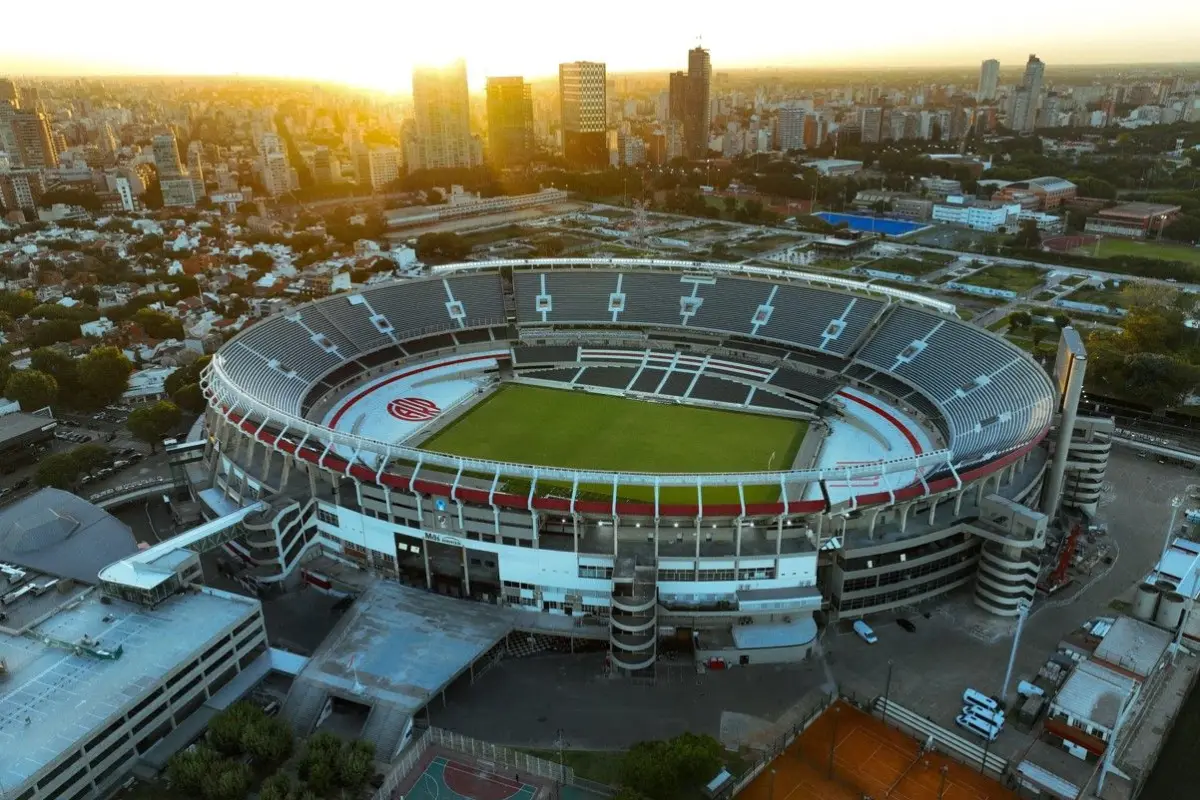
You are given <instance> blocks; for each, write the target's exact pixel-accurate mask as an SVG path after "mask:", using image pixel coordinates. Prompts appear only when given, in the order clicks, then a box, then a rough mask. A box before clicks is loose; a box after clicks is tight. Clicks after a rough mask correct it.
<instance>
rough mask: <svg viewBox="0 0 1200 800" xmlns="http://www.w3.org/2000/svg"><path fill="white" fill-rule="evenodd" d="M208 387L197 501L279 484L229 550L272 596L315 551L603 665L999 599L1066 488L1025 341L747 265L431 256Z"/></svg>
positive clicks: (1007, 607)
mask: <svg viewBox="0 0 1200 800" xmlns="http://www.w3.org/2000/svg"><path fill="white" fill-rule="evenodd" d="M1067 332H1068V333H1070V332H1071V331H1070V329H1068V331H1067ZM1064 340H1065V337H1064ZM1060 352H1061V351H1060ZM1063 363H1064V362H1063V358H1062V357H1061V356H1060V363H1059V372H1060V373H1061V372H1063V370H1064V366H1063ZM202 382H203V387H204V390H205V393H206V396H207V398H208V401H209V410H208V414H207V430H208V434H209V436H208V444H207V446H206V453H205V459H206V466H207V468H208V469H209V470H210V476H211V483H210V486H211V487H212V489H211V490H210V492H206V493H205V494H206V495H208V496H209V497H210V500H209V505H210V506H213V510H214V511H215V512H218V513H228V510H229V509H230V508H234V507H237V506H244V505H247V504H250V503H251V502H252V501H258V500H261V501H264V503H263V504H262V505H261V506H260V507H259V509H258V510H255V511H254V512H253V513H251V514H249V515H248V516H247V517H246V518H245V520H244V522H243V523H242V529H243V532H244V536H241V537H240V538H238V539H237V540H235V541H232V542H230V543H229V544H227V545H226V547H227V548H229V549H230V550H231V552H233V553H235V554H236V555H237V556H238V558H240V559H241V560H242V561H243V562H244V563H245V564H246V565H247V566H248V568H249V572H250V573H251V574H252V575H253V578H254V580H255V581H256V582H257V583H258V584H259V585H260V587H268V588H269V587H270V585H271V584H282V582H284V581H287V580H293V579H301V578H302V579H304V580H309V581H311V582H319V581H321V580H322V577H321V576H320V575H314V574H312V573H311V572H308V571H306V570H305V568H304V563H305V561H306V559H307V557H308V556H309V555H310V554H312V553H313V552H314V551H319V552H320V553H323V554H325V555H327V556H330V557H332V558H335V559H338V560H340V561H344V562H346V563H347V564H349V565H354V566H357V567H359V568H361V569H366V570H370V571H371V572H373V573H375V574H378V575H380V576H384V577H388V578H391V579H394V580H397V581H400V582H403V583H406V584H409V585H414V586H420V587H423V588H426V589H429V590H432V591H435V592H438V593H441V594H446V595H451V596H456V597H462V598H464V599H473V600H476V601H480V602H484V603H490V604H498V605H504V606H508V607H510V608H515V609H518V610H524V611H526V612H528V613H527V614H525V615H522V618H524V619H527V620H528V623H527V625H525V626H524V627H526V628H527V629H528V630H530V631H538V632H542V633H546V634H552V635H556V636H563V637H570V638H571V639H572V641H576V640H593V641H594V642H596V645H595V646H598V647H608V648H609V649H610V664H611V667H612V669H613V670H614V671H617V672H620V673H633V674H636V673H639V672H641V671H643V670H648V669H651V668H652V667H653V665H654V663H655V660H656V658H657V656H658V654H659V653H660V652H662V651H663V649H664V648H666V647H672V648H675V647H680V648H683V649H687V650H689V651H691V652H692V653H694V655H695V657H696V658H697V659H702V660H705V661H707V662H709V663H712V662H713V661H714V660H716V661H718V662H720V663H723V664H759V663H771V662H780V661H791V660H797V659H801V658H804V657H805V656H806V655H807V654H808V652H809V649H810V648H811V646H812V644H813V643H814V641H815V640H816V637H817V634H818V629H819V627H818V626H819V623H821V622H825V621H829V620H836V619H839V618H854V617H860V616H863V615H867V614H871V613H875V612H878V611H883V610H887V609H891V608H897V607H900V606H905V605H910V604H913V603H916V602H920V601H922V600H927V599H930V598H934V597H938V596H940V595H943V594H946V593H948V592H951V591H954V590H955V589H959V588H960V587H973V588H972V589H971V591H972V592H973V597H974V602H975V603H976V604H977V605H979V606H980V607H982V608H984V609H986V610H988V611H990V612H992V613H995V614H999V615H1015V614H1016V613H1017V609H1018V606H1019V605H1020V604H1021V603H1022V602H1023V601H1027V600H1030V599H1032V597H1033V594H1034V591H1035V583H1036V580H1037V576H1038V571H1039V567H1040V555H1039V554H1040V551H1041V549H1042V546H1043V544H1044V539H1045V533H1046V526H1047V514H1046V513H1042V512H1043V511H1046V512H1047V513H1049V514H1052V513H1053V507H1054V506H1056V505H1057V502H1058V500H1057V498H1058V493H1059V488H1060V487H1061V485H1062V473H1061V467H1059V465H1058V464H1057V462H1056V463H1055V465H1054V466H1055V468H1056V469H1058V477H1057V479H1055V477H1054V471H1055V470H1054V469H1051V464H1050V461H1051V459H1050V457H1049V452H1048V448H1047V447H1046V446H1044V445H1043V442H1044V440H1045V439H1046V438H1047V435H1048V433H1049V432H1050V429H1051V425H1052V423H1054V422H1055V419H1056V414H1058V413H1059V411H1060V409H1059V394H1060V389H1059V386H1061V385H1063V384H1062V383H1061V379H1060V382H1059V383H1057V384H1056V382H1055V381H1054V380H1052V378H1051V377H1050V376H1049V375H1048V374H1047V373H1046V371H1045V370H1044V369H1043V368H1042V367H1041V366H1039V365H1038V364H1037V363H1036V362H1035V361H1034V360H1032V359H1031V358H1030V357H1029V356H1028V355H1027V354H1026V353H1025V352H1024V351H1022V350H1020V349H1018V348H1017V347H1015V346H1014V345H1012V344H1010V343H1008V342H1006V341H1005V340H1003V339H1002V338H1000V337H998V336H996V335H993V334H992V333H990V332H988V331H986V330H984V329H982V328H979V327H976V326H973V325H971V324H969V323H967V322H964V321H962V320H961V319H959V318H958V317H957V316H956V315H955V313H954V307H953V306H952V305H950V304H947V303H943V302H940V301H936V300H932V299H929V298H925V297H921V296H918V295H914V294H911V293H907V292H904V291H900V290H896V289H892V288H887V287H882V286H873V285H869V284H863V283H858V282H855V281H850V280H844V279H840V278H837V277H831V276H825V275H815V274H813V275H810V274H804V273H800V272H793V271H787V270H774V269H768V268H760V267H753V266H748V265H733V264H711V263H695V262H683V261H667V260H649V259H645V260H640V259H529V260H512V261H488V262H472V263H462V264H454V265H447V266H443V267H437V268H435V269H434V270H433V271H432V274H431V275H430V276H429V277H425V278H419V279H413V280H408V281H403V282H397V283H388V284H380V285H376V286H371V287H368V288H365V289H363V290H362V291H360V292H359V293H357V294H341V295H335V296H331V297H327V298H324V299H321V300H318V301H315V302H311V303H308V304H306V305H303V306H300V307H299V308H297V309H295V310H294V311H293V312H291V313H288V314H286V315H279V316H275V317H271V318H269V319H266V320H263V321H261V322H258V323H257V324H254V325H253V326H251V327H249V328H247V329H246V330H244V331H243V332H242V333H240V334H239V335H237V336H236V337H234V338H233V339H231V340H230V341H229V342H228V343H226V344H225V345H224V347H223V348H222V349H221V350H220V351H219V353H218V354H217V355H216V356H215V357H214V359H213V361H212V364H211V365H210V366H209V367H208V369H207V370H206V372H205V375H204V377H203V381H202ZM1067 428H1068V432H1069V430H1070V425H1068V426H1067ZM1043 483H1047V484H1056V485H1054V486H1051V487H1050V489H1048V490H1047V495H1048V496H1050V497H1052V498H1053V503H1052V504H1051V508H1046V507H1045V506H1043V504H1042V501H1041V495H1042V488H1043ZM213 492H216V493H218V494H219V498H220V499H219V501H217V502H213V501H212V500H211V496H212V493H213ZM1038 509H1041V510H1038ZM464 607H465V606H464Z"/></svg>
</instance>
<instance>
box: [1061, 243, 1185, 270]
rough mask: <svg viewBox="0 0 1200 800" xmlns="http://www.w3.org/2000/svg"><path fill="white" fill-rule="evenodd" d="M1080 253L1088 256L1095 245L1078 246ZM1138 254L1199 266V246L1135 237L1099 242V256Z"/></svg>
mask: <svg viewBox="0 0 1200 800" xmlns="http://www.w3.org/2000/svg"><path fill="white" fill-rule="evenodd" d="M1077 252H1078V253H1079V254H1080V255H1085V256H1090V255H1092V254H1094V253H1095V252H1096V248H1095V246H1094V245H1093V246H1091V247H1084V248H1080V249H1079V250H1078V251H1077ZM1112 256H1139V257H1141V258H1161V259H1162V260H1163V261H1182V262H1184V263H1187V264H1195V265H1197V266H1200V247H1189V246H1188V245H1186V244H1169V243H1167V242H1139V241H1137V240H1135V239H1117V238H1108V239H1103V240H1101V242H1100V257H1101V258H1111V257H1112Z"/></svg>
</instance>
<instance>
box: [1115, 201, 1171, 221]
mask: <svg viewBox="0 0 1200 800" xmlns="http://www.w3.org/2000/svg"><path fill="white" fill-rule="evenodd" d="M1179 211H1180V206H1173V205H1168V204H1167V203H1121V204H1120V205H1116V206H1113V207H1112V208H1104V209H1101V210H1100V211H1098V212H1096V216H1098V217H1118V218H1120V219H1136V220H1147V219H1153V218H1154V217H1161V216H1163V215H1165V214H1178V213H1179Z"/></svg>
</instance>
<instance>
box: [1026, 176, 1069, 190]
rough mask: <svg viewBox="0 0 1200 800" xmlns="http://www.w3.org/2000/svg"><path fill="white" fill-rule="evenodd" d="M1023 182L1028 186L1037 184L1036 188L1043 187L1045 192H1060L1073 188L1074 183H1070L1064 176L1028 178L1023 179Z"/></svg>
mask: <svg viewBox="0 0 1200 800" xmlns="http://www.w3.org/2000/svg"><path fill="white" fill-rule="evenodd" d="M1025 183H1027V184H1029V185H1030V186H1037V187H1038V188H1040V189H1044V190H1045V191H1047V192H1061V191H1065V190H1066V189H1074V188H1075V184H1073V183H1071V182H1070V181H1069V180H1067V179H1066V178H1055V177H1053V176H1046V177H1042V178H1030V179H1029V180H1027V181H1025Z"/></svg>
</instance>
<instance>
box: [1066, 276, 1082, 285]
mask: <svg viewBox="0 0 1200 800" xmlns="http://www.w3.org/2000/svg"><path fill="white" fill-rule="evenodd" d="M1086 280H1087V278H1085V277H1083V276H1082V275H1072V276H1070V277H1069V278H1067V279H1066V280H1064V281H1063V282H1062V285H1063V286H1078V285H1079V284H1081V283H1083V282H1084V281H1086Z"/></svg>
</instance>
